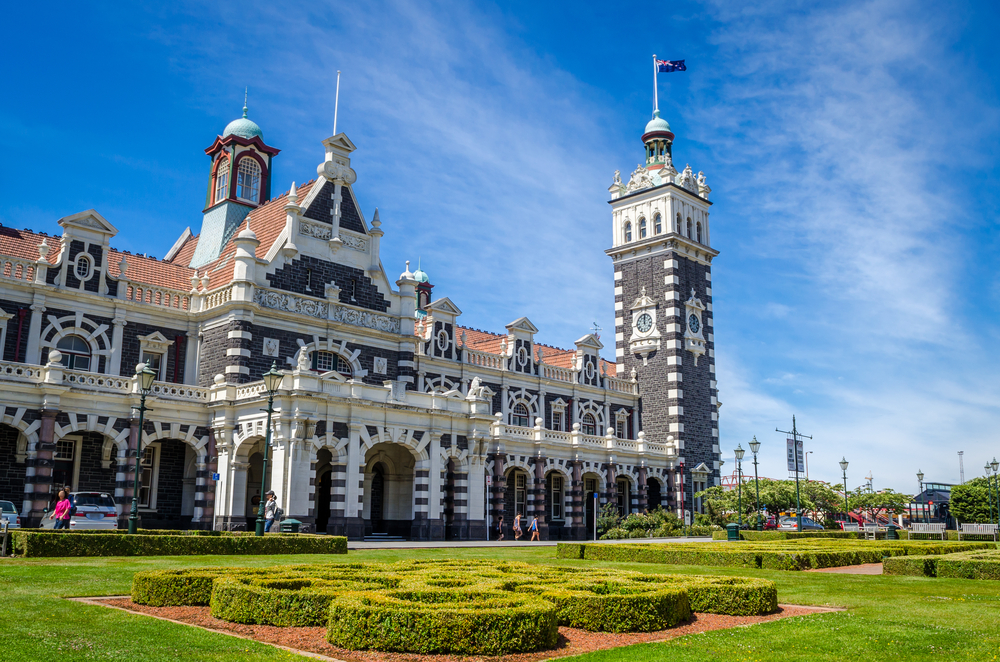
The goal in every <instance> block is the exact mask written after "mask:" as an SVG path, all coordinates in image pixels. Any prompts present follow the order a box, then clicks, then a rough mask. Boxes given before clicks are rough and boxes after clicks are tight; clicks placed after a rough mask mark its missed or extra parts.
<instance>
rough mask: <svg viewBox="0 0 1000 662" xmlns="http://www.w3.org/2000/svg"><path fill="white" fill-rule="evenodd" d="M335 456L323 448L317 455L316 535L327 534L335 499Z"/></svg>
mask: <svg viewBox="0 0 1000 662" xmlns="http://www.w3.org/2000/svg"><path fill="white" fill-rule="evenodd" d="M332 461H333V454H332V453H331V452H330V451H329V450H327V449H325V448H323V449H321V450H320V451H319V452H318V453H316V497H315V498H316V501H315V502H314V503H315V507H316V533H326V527H327V525H328V524H329V522H330V500H331V499H332V498H333V480H332V478H333V465H332Z"/></svg>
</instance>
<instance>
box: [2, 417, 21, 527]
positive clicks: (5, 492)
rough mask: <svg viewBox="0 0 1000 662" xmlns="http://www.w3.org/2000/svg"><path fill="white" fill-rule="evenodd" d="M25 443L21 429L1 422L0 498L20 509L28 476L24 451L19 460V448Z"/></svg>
mask: <svg viewBox="0 0 1000 662" xmlns="http://www.w3.org/2000/svg"><path fill="white" fill-rule="evenodd" d="M25 445H26V444H25V441H24V438H23V436H22V435H21V431H20V430H18V429H17V428H15V427H12V426H10V425H4V424H0V499H2V500H4V501H10V502H11V503H13V504H14V505H15V507H17V508H18V509H20V507H21V504H22V502H23V501H24V483H25V476H26V464H25V462H24V453H20V458H21V459H20V461H18V459H17V458H18V455H19V454H18V448H21V447H24V446H25Z"/></svg>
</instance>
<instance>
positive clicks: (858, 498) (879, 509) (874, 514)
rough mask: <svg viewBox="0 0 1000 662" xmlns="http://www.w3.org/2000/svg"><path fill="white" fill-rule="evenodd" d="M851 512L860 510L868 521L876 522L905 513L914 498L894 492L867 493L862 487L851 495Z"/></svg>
mask: <svg viewBox="0 0 1000 662" xmlns="http://www.w3.org/2000/svg"><path fill="white" fill-rule="evenodd" d="M850 498H851V510H860V511H861V512H862V513H864V514H865V515H867V517H868V519H869V520H871V521H873V522H874V521H875V520H876V519H877V518H878V517H881V516H883V515H899V514H900V513H905V512H906V508H907V506H908V505H909V503H910V501H911V500H912V497H910V496H909V495H907V494H902V493H900V492H894V491H892V490H882V491H881V492H866V491H863V490H862V489H861V488H860V487H859V488H858V489H857V490H855V491H854V492H853V493H852V494H851V497H850Z"/></svg>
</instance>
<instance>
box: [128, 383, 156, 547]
mask: <svg viewBox="0 0 1000 662" xmlns="http://www.w3.org/2000/svg"><path fill="white" fill-rule="evenodd" d="M154 381H156V373H155V372H153V370H152V369H151V368H150V367H149V366H148V365H147V364H145V363H140V364H139V365H137V366H136V371H135V382H136V386H138V387H139V406H138V407H135V409H138V410H139V433H138V434H137V435H136V438H135V480H134V484H133V487H132V510H131V511H130V512H129V516H128V532H129V533H131V534H134V533H135V532H136V531H138V530H139V476H140V475H142V466H141V464H142V462H141V460H142V426H143V418H144V416H145V415H146V412H147V411H152V410H151V409H148V408H147V407H146V396H147V395H149V390H150V389H151V388H153V382H154ZM147 487H148V486H147Z"/></svg>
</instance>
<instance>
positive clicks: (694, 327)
mask: <svg viewBox="0 0 1000 662" xmlns="http://www.w3.org/2000/svg"><path fill="white" fill-rule="evenodd" d="M688 328H689V329H691V333H698V329H700V328H701V324H700V323H699V322H698V316H697V315H691V317H689V318H688Z"/></svg>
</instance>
